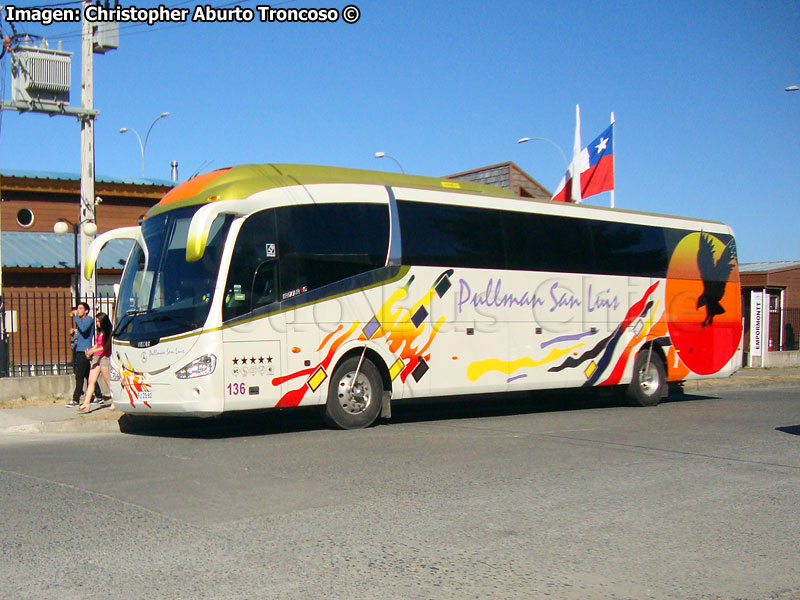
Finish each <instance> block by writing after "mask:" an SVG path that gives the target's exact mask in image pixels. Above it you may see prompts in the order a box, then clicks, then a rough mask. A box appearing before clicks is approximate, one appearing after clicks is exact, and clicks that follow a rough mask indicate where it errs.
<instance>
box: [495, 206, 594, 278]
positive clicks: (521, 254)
mask: <svg viewBox="0 0 800 600" xmlns="http://www.w3.org/2000/svg"><path fill="white" fill-rule="evenodd" d="M503 221H504V226H505V231H506V236H507V238H508V248H509V252H508V268H509V269H515V270H521V271H551V272H557V273H591V272H593V271H594V260H593V256H592V232H591V228H590V223H589V221H587V220H585V219H574V218H569V217H557V216H552V215H537V214H530V213H515V212H504V214H503Z"/></svg>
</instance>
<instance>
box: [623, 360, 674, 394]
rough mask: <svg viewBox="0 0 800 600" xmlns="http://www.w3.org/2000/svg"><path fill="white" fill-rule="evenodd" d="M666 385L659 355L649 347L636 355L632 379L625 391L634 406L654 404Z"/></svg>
mask: <svg viewBox="0 0 800 600" xmlns="http://www.w3.org/2000/svg"><path fill="white" fill-rule="evenodd" d="M666 385H667V375H666V369H665V368H664V362H663V361H662V360H661V356H660V355H659V354H657V353H656V352H652V351H651V350H650V349H644V350H642V351H641V352H639V354H637V355H636V360H635V361H634V363H633V379H632V380H631V383H630V385H629V386H628V389H627V390H626V392H625V395H626V397H627V398H628V401H629V402H630V403H631V404H633V405H634V406H655V405H657V404H658V403H659V402H660V401H661V398H662V396H663V395H664V391H665V389H666Z"/></svg>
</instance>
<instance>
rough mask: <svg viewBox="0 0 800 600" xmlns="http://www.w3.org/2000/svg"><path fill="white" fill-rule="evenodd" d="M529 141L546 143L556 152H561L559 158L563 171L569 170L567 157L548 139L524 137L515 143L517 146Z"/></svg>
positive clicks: (559, 147)
mask: <svg viewBox="0 0 800 600" xmlns="http://www.w3.org/2000/svg"><path fill="white" fill-rule="evenodd" d="M531 140H538V141H540V142H547V143H548V144H550V145H551V146H553V147H554V148H555V149H556V150H558V151H559V152H561V158H563V159H564V170H565V171H566V170H567V169H569V162H567V155H566V154H564V151H563V150H562V149H561V146H559V145H558V144H556V143H555V142H554V141H553V140H549V139H547V138H543V137H524V138H519V139H518V140H517V143H518V144H524V143H525V142H530V141H531Z"/></svg>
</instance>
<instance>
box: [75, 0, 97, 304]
mask: <svg viewBox="0 0 800 600" xmlns="http://www.w3.org/2000/svg"><path fill="white" fill-rule="evenodd" d="M90 5H91V2H90V0H83V16H82V19H81V23H82V32H83V35H82V37H81V109H82V110H83V112H84V116H83V117H82V118H81V212H80V221H79V223H80V236H81V267H83V265H84V264H85V259H86V255H87V253H88V250H89V245H90V244H91V243H92V240H93V239H94V236H90V235H87V233H86V230H85V225H86V223H89V222H91V223H95V222H96V221H95V205H94V117H95V114H93V113H94V64H93V60H92V59H93V56H92V54H93V42H94V27H95V25H93V24H92V23H90V22H89V21H88V19H87V18H86V8H87V7H89V6H90ZM82 275H83V274H80V275H79V277H78V278H79V279H80V291H81V297H82V298H83V299H84V300H85V299H86V298H88V297H89V296H92V297H94V296H95V292H96V289H97V288H96V287H95V284H96V281H95V276H94V272H92V277H91V279H89V280H88V281H87V280H84V279H83V277H82Z"/></svg>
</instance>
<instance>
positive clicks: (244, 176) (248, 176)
mask: <svg viewBox="0 0 800 600" xmlns="http://www.w3.org/2000/svg"><path fill="white" fill-rule="evenodd" d="M318 183H363V184H371V185H382V186H386V185H388V186H399V187H409V188H420V189H430V190H445V191H449V192H466V193H470V194H481V195H485V196H495V197H498V198H516V199H519V196H517V195H516V194H514V193H513V192H512V191H511V190H507V189H505V188H499V187H495V186H491V185H482V184H479V183H472V182H470V181H455V180H452V179H438V178H436V177H423V176H421V175H405V174H400V173H387V172H383V171H367V170H363V169H348V168H344V167H325V166H318V165H294V164H263V165H239V166H235V167H228V168H224V169H218V170H216V171H211V172H209V173H204V174H203V175H198V176H197V177H193V178H192V179H189V180H188V181H186V182H184V183H182V184H180V185H179V186H177V187H175V188H173V189H172V190H170V191H169V192H168V193H167V194H166V195H165V196H164V197H163V198H162V199H161V200H160V201H159V202H158V204H156V205H155V206H154V207H153V208H151V209H150V211H149V212H148V215H147V216H153V215H156V214H159V213H162V212H164V211H167V210H172V209H174V208H181V207H184V206H192V205H196V204H208V203H210V202H217V201H220V200H236V199H244V198H248V197H249V196H251V195H253V194H254V193H256V192H260V191H262V190H268V189H273V188H280V187H287V186H293V185H311V184H318Z"/></svg>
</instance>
